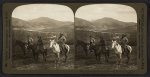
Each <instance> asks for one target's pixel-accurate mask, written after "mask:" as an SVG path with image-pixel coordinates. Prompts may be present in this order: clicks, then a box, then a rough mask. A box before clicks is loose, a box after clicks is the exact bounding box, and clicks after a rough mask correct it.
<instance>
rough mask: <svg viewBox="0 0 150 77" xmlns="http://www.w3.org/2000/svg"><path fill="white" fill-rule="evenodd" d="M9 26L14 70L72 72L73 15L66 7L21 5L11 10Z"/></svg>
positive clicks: (56, 5)
mask: <svg viewBox="0 0 150 77" xmlns="http://www.w3.org/2000/svg"><path fill="white" fill-rule="evenodd" d="M56 8H57V9H56ZM11 25H12V32H13V33H12V52H11V53H12V55H11V57H12V59H11V60H12V68H13V69H16V70H54V69H64V70H65V69H73V68H74V14H73V12H72V10H71V9H70V8H69V7H67V6H64V5H58V4H27V5H21V6H18V7H16V8H15V9H14V10H13V12H12V18H11Z"/></svg>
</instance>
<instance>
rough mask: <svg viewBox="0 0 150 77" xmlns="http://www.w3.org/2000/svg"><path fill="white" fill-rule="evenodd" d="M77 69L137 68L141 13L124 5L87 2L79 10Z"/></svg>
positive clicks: (76, 16) (76, 30)
mask: <svg viewBox="0 0 150 77" xmlns="http://www.w3.org/2000/svg"><path fill="white" fill-rule="evenodd" d="M75 40H76V48H75V50H76V52H75V68H76V69H79V70H99V71H103V70H108V71H112V70H137V69H138V67H137V14H136V11H135V10H134V8H132V7H130V6H127V5H122V4H91V5H85V6H82V7H80V8H78V10H77V11H76V13H75Z"/></svg>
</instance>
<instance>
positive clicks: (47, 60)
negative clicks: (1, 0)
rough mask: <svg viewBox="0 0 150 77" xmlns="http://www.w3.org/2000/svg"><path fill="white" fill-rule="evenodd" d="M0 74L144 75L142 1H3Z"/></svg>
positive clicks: (143, 16) (145, 18) (144, 14)
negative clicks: (1, 63) (96, 2)
mask: <svg viewBox="0 0 150 77" xmlns="http://www.w3.org/2000/svg"><path fill="white" fill-rule="evenodd" d="M2 56H3V58H2V59H3V65H2V69H3V72H4V73H6V74H144V73H146V72H147V7H146V5H145V4H143V3H121V4H116V3H98V4H94V3H92V4H91V3H56V4H51V3H35V4H33V3H6V4H4V5H3V55H2Z"/></svg>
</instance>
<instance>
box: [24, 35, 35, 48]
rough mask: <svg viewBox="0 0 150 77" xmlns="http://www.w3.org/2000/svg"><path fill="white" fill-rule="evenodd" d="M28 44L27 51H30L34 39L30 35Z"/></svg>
mask: <svg viewBox="0 0 150 77" xmlns="http://www.w3.org/2000/svg"><path fill="white" fill-rule="evenodd" d="M26 43H27V49H28V50H30V49H31V47H32V46H33V38H32V37H31V36H30V35H28V36H27V40H26Z"/></svg>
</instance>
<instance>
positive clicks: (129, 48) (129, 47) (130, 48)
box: [127, 45, 132, 53]
mask: <svg viewBox="0 0 150 77" xmlns="http://www.w3.org/2000/svg"><path fill="white" fill-rule="evenodd" d="M127 49H128V50H129V52H130V53H131V52H132V47H131V46H130V45H127Z"/></svg>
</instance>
